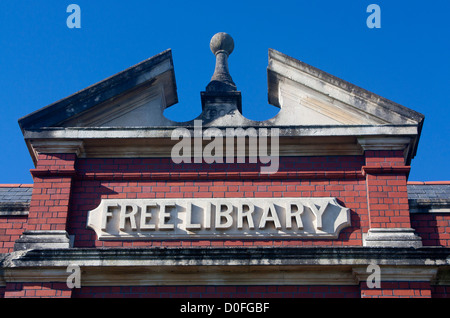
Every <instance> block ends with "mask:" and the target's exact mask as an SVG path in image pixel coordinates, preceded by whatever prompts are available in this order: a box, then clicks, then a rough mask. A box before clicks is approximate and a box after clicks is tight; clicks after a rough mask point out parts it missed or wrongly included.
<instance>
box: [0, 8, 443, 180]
mask: <svg viewBox="0 0 450 318" xmlns="http://www.w3.org/2000/svg"><path fill="white" fill-rule="evenodd" d="M72 3H74V4H78V5H79V6H80V8H81V29H69V28H68V27H67V25H66V20H67V17H68V16H69V13H67V12H66V8H67V6H68V5H70V4H72ZM371 3H375V4H378V5H379V6H380V8H381V28H380V29H369V28H368V27H367V25H366V19H367V17H368V16H369V13H367V12H366V8H367V6H368V5H369V4H371ZM1 4H2V6H1V7H0V28H1V33H0V97H1V101H2V104H1V105H0V107H1V112H0V116H1V117H0V118H1V120H0V134H1V136H2V149H3V154H2V155H1V156H0V183H32V178H31V175H30V173H29V170H30V169H32V168H33V163H32V161H31V157H30V155H29V153H28V150H27V148H26V146H25V142H24V140H23V136H22V133H21V131H20V129H19V125H18V124H17V120H18V119H19V118H21V117H23V116H25V115H27V114H29V113H31V112H33V111H35V110H37V109H39V108H41V107H44V106H46V105H48V104H51V103H53V102H55V101H57V100H59V99H61V98H64V97H67V96H69V95H71V94H73V93H75V92H77V91H79V90H81V89H83V88H85V87H87V86H90V85H92V84H94V83H96V82H98V81H101V80H103V79H105V78H106V77H109V76H111V75H114V74H116V73H118V72H120V71H122V70H124V69H126V68H128V67H130V66H132V65H135V64H137V63H139V62H141V61H143V60H145V59H147V58H149V57H151V56H153V55H155V54H158V53H160V52H162V51H164V50H166V49H168V48H171V49H172V53H173V58H174V64H175V76H176V81H177V87H178V98H179V103H178V104H177V105H175V106H173V107H171V108H169V109H168V110H167V111H166V115H167V117H169V118H171V119H174V120H190V119H192V118H194V117H196V116H197V115H198V114H199V113H200V110H201V103H200V91H202V90H204V89H205V87H206V85H207V84H208V82H209V80H210V78H211V75H212V73H213V70H214V63H215V59H214V56H213V54H212V53H211V52H210V50H209V41H210V39H211V37H212V36H213V35H214V34H215V33H217V32H227V33H229V34H230V35H232V37H233V38H234V41H235V51H234V52H233V54H232V55H231V56H230V59H229V66H230V72H231V75H232V77H233V80H234V82H235V83H236V85H237V86H238V89H239V90H240V91H241V92H242V98H243V113H244V115H245V116H246V117H248V118H251V119H255V120H264V119H268V118H271V117H273V116H274V115H275V114H276V113H277V111H278V109H277V108H275V107H273V106H270V105H269V104H268V102H267V78H266V76H267V73H266V68H267V62H268V49H269V48H273V49H276V50H278V51H280V52H282V53H285V54H287V55H289V56H291V57H294V58H296V59H299V60H301V61H303V62H306V63H308V64H311V65H312V66H315V67H317V68H319V69H321V70H323V71H326V72H328V73H331V74H333V75H335V76H337V77H340V78H342V79H344V80H346V81H349V82H351V83H353V84H356V85H358V86H360V87H363V88H365V89H367V90H369V91H372V92H374V93H376V94H379V95H381V96H383V97H386V98H388V99H391V100H393V101H395V102H397V103H399V104H402V105H404V106H406V107H409V108H411V109H413V110H415V111H418V112H420V113H422V114H424V115H425V124H424V128H423V131H422V136H421V140H420V143H419V149H418V152H417V155H416V158H415V159H414V160H413V161H412V171H411V174H410V180H411V181H442V180H445V181H447V180H450V169H449V168H448V167H449V166H448V162H449V158H450V151H449V149H450V147H449V144H448V137H449V132H450V129H449V124H448V122H449V116H448V109H449V104H450V98H449V96H448V92H449V90H450V77H449V73H450V25H449V23H450V22H449V15H450V1H448V0H434V1H400V0H390V1H384V0H383V1H382V0H371V1H365V0H344V1H335V0H326V1H325V0H324V1H320V0H316V1H310V0H309V1H302V0H296V1H285V0H278V1H248V0H240V1H234V0H229V1H194V0H193V1H178V0H172V1H144V0H127V1H116V0H109V1H104V0H95V1H92V0H70V1H64V0H39V1H29V0H2V3H1Z"/></svg>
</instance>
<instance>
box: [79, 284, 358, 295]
mask: <svg viewBox="0 0 450 318" xmlns="http://www.w3.org/2000/svg"><path fill="white" fill-rule="evenodd" d="M73 297H74V298H110V297H114V298H208V297H209V298H359V297H360V291H359V286H357V285H355V286H270V285H269V286H116V287H82V288H81V289H74V291H73Z"/></svg>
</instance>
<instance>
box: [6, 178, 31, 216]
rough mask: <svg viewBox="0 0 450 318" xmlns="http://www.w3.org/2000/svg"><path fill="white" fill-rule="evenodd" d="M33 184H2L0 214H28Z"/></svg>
mask: <svg viewBox="0 0 450 318" xmlns="http://www.w3.org/2000/svg"><path fill="white" fill-rule="evenodd" d="M32 191H33V186H32V185H23V184H18V185H0V216H1V215H27V214H28V208H29V205H30V200H31V193H32Z"/></svg>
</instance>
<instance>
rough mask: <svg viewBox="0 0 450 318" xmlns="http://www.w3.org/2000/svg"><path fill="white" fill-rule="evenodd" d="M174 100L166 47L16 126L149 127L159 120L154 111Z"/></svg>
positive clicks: (28, 117)
mask: <svg viewBox="0 0 450 318" xmlns="http://www.w3.org/2000/svg"><path fill="white" fill-rule="evenodd" d="M177 102H178V96H177V91H176V82H175V74H174V67H173V60H172V51H171V50H170V49H169V50H166V51H164V52H162V53H160V54H157V55H155V56H153V57H151V58H149V59H147V60H145V61H143V62H141V63H139V64H137V65H135V66H132V67H130V68H128V69H126V70H124V71H122V72H120V73H118V74H116V75H113V76H111V77H109V78H107V79H105V80H103V81H101V82H99V83H97V84H94V85H92V86H90V87H88V88H86V89H83V90H82V91H80V92H77V93H75V94H73V95H71V96H69V97H67V98H64V99H62V100H60V101H57V102H55V103H53V104H51V105H48V106H46V107H44V108H42V109H40V110H37V111H35V112H33V113H31V114H29V115H27V116H25V117H23V118H21V119H19V125H20V127H21V129H22V131H27V130H37V129H43V128H50V127H104V126H113V127H133V126H151V125H157V124H159V122H160V121H161V120H162V118H154V115H155V114H157V113H158V112H163V111H164V109H165V108H167V107H170V106H172V105H174V104H176V103H177ZM155 108H156V110H157V111H155Z"/></svg>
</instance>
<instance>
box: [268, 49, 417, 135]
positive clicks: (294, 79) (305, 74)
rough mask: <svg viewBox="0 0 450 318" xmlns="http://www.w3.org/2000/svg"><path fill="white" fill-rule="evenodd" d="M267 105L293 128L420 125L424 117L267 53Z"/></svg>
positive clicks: (311, 69) (319, 71)
mask: <svg viewBox="0 0 450 318" xmlns="http://www.w3.org/2000/svg"><path fill="white" fill-rule="evenodd" d="M267 73H268V90H269V92H268V95H269V103H270V104H272V105H274V106H277V107H280V108H281V111H280V114H279V117H280V118H279V120H280V121H283V122H285V123H288V122H290V123H291V124H293V125H301V126H314V125H350V126H351V125H421V124H422V121H423V118H424V117H423V115H422V114H419V113H417V112H415V111H413V110H411V109H408V108H406V107H404V106H402V105H399V104H397V103H394V102H392V101H390V100H387V99H385V98H383V97H381V96H378V95H376V94H374V93H371V92H369V91H367V90H365V89H362V88H360V87H357V86H356V85H353V84H351V83H349V82H346V81H344V80H342V79H339V78H337V77H335V76H333V75H331V74H328V73H326V72H323V71H321V70H319V69H317V68H315V67H312V66H311V65H308V64H306V63H303V62H301V61H299V60H296V59H294V58H291V57H289V56H287V55H285V54H283V53H280V52H278V51H275V50H272V49H271V50H269V66H268V69H267Z"/></svg>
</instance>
